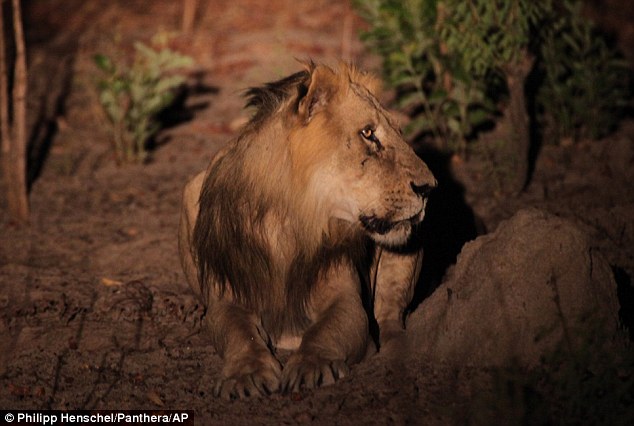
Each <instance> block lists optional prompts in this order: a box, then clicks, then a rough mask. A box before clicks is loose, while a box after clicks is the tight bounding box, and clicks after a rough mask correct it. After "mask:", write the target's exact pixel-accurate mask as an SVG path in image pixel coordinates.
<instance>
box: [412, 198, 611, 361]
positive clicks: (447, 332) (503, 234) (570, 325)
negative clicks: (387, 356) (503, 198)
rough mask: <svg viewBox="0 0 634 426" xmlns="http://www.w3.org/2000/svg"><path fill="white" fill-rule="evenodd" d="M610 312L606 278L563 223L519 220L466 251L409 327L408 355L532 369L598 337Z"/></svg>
mask: <svg viewBox="0 0 634 426" xmlns="http://www.w3.org/2000/svg"><path fill="white" fill-rule="evenodd" d="M618 309H619V304H618V300H617V295H616V284H615V282H614V278H613V274H612V270H611V268H610V266H609V264H608V263H607V262H606V260H605V259H604V258H603V257H602V256H601V255H600V254H599V253H598V252H596V250H593V248H592V247H590V245H589V242H588V239H587V237H586V236H585V235H584V233H583V232H581V231H580V230H579V229H578V228H577V227H576V226H575V225H573V224H572V223H571V222H569V221H567V220H565V219H562V218H559V217H557V216H553V215H551V214H548V213H544V212H541V211H539V210H536V209H529V210H522V211H520V212H518V213H517V214H516V215H515V216H513V217H512V218H511V219H509V220H507V221H505V222H503V223H501V224H500V225H499V226H498V228H497V230H496V231H495V232H493V233H491V234H489V235H485V236H481V237H479V238H477V239H476V240H474V241H472V242H469V243H467V244H466V245H465V246H464V247H463V249H462V251H461V253H460V255H459V257H458V260H457V262H456V265H455V266H454V267H453V268H452V270H450V271H449V273H448V275H447V278H446V280H445V281H444V283H443V284H442V285H441V286H440V287H439V288H438V289H437V290H436V291H435V292H434V294H432V295H431V296H430V297H429V298H428V299H426V300H425V301H424V302H423V303H422V304H421V305H420V306H419V307H418V309H417V310H416V311H415V312H414V313H413V314H412V315H411V316H410V318H409V320H408V325H407V328H408V331H407V334H408V335H409V336H408V338H407V347H408V350H409V351H410V353H411V354H416V356H424V357H426V358H429V359H435V360H442V361H445V362H448V363H450V364H459V365H480V366H503V365H508V364H510V363H513V364H515V365H517V363H519V364H520V365H527V366H534V365H536V364H537V363H539V361H540V358H541V357H542V356H543V355H545V354H548V353H550V352H552V351H553V350H554V349H556V348H557V347H558V345H561V344H570V345H578V344H581V342H582V341H583V337H587V336H589V335H590V334H592V333H594V331H596V328H597V327H602V330H601V331H600V332H601V333H602V335H605V336H608V337H610V336H612V335H614V334H615V332H616V330H617V327H618Z"/></svg>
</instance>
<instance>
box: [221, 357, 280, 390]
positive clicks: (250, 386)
mask: <svg viewBox="0 0 634 426" xmlns="http://www.w3.org/2000/svg"><path fill="white" fill-rule="evenodd" d="M281 375H282V372H281V368H280V363H279V362H278V361H277V359H275V357H274V356H273V355H271V354H270V353H268V352H266V353H260V354H250V355H247V356H245V357H243V358H242V359H237V360H227V362H226V364H225V368H224V369H223V378H222V379H221V380H220V381H219V382H218V383H217V384H216V386H215V388H214V395H215V396H216V397H221V398H223V399H244V398H248V397H252V396H264V395H270V394H272V393H274V392H277V391H278V390H279V389H280V377H281Z"/></svg>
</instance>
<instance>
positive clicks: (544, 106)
mask: <svg viewBox="0 0 634 426" xmlns="http://www.w3.org/2000/svg"><path fill="white" fill-rule="evenodd" d="M581 6H582V5H581V3H580V2H579V1H574V0H566V1H564V2H563V8H564V11H565V13H561V14H559V15H557V16H554V17H553V19H552V21H551V22H550V24H549V25H548V26H546V28H545V30H544V31H543V34H542V35H541V39H542V42H541V44H540V56H541V60H540V64H539V66H540V71H541V73H542V75H543V84H542V85H541V86H540V88H539V92H538V97H537V100H538V104H539V106H540V108H541V110H542V112H543V117H542V121H543V122H544V123H545V125H546V127H547V129H548V130H549V132H550V133H551V134H553V137H554V139H555V140H562V139H571V140H573V141H574V140H580V139H598V138H601V137H603V136H605V135H606V134H608V133H610V132H611V131H612V130H614V128H615V127H616V125H617V124H618V122H619V120H620V118H621V117H622V116H623V115H624V113H625V110H626V108H627V107H628V106H630V101H629V99H630V94H631V93H630V90H629V86H628V84H629V81H628V80H629V79H628V73H629V67H628V64H627V62H626V61H625V60H623V59H621V58H620V57H619V55H618V52H617V51H616V50H615V49H614V48H611V47H609V46H608V44H607V43H606V40H605V38H603V37H601V36H600V35H598V34H597V31H596V29H595V27H594V25H592V23H591V22H590V21H588V20H587V19H585V18H584V16H583V15H582V12H581Z"/></svg>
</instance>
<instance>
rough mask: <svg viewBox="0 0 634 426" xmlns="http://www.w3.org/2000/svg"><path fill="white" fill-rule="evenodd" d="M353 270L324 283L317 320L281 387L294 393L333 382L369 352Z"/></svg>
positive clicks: (289, 364) (291, 360) (291, 361)
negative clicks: (351, 274)
mask: <svg viewBox="0 0 634 426" xmlns="http://www.w3.org/2000/svg"><path fill="white" fill-rule="evenodd" d="M338 269H342V268H338ZM349 272H350V271H346V273H345V275H344V276H341V275H338V276H335V277H334V278H338V279H335V280H334V281H328V282H326V283H322V285H321V286H320V287H318V288H317V289H316V292H317V293H318V294H317V296H316V298H317V300H316V303H314V304H313V306H314V307H315V312H314V319H315V321H314V323H313V324H312V325H311V326H310V327H309V328H308V329H307V330H306V332H305V333H304V335H303V337H302V343H301V345H300V347H299V349H298V350H297V352H295V353H294V354H292V355H291V356H290V358H289V360H288V362H287V363H286V365H285V366H284V370H283V372H282V390H284V391H287V392H288V391H290V392H295V391H298V390H299V389H301V388H306V389H312V388H316V387H319V386H324V385H329V384H333V383H334V382H335V381H336V380H338V379H340V378H342V377H344V376H346V375H347V374H348V372H349V366H350V365H351V364H354V363H357V362H359V361H360V360H361V359H362V358H363V356H364V355H365V353H366V350H367V345H368V340H369V331H368V317H367V314H366V312H365V310H364V309H363V305H362V302H361V296H360V292H359V283H358V281H357V280H356V279H353V278H352V277H351V276H350V274H349Z"/></svg>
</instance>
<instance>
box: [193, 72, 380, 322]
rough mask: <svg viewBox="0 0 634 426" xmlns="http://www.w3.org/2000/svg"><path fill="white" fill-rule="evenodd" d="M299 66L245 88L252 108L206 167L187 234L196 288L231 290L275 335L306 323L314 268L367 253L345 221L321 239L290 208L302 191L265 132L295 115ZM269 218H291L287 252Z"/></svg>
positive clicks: (303, 75)
mask: <svg viewBox="0 0 634 426" xmlns="http://www.w3.org/2000/svg"><path fill="white" fill-rule="evenodd" d="M306 68H307V69H306V70H304V71H300V72H298V73H295V74H292V75H291V76H289V77H286V78H284V79H281V80H278V81H275V82H272V83H268V84H265V85H264V86H260V87H254V88H251V89H249V90H248V91H247V92H246V93H245V95H246V97H247V107H255V108H256V111H255V114H254V116H253V118H252V119H251V120H250V121H249V123H248V124H247V126H246V128H245V129H244V131H243V132H242V134H241V135H239V136H238V138H237V139H235V140H234V141H233V142H231V143H230V145H229V146H228V148H227V149H226V151H225V152H224V153H223V154H222V155H221V156H220V157H219V159H218V160H217V161H216V162H215V163H214V165H213V167H211V168H210V170H209V174H208V175H207V177H206V178H205V181H204V183H203V187H202V190H201V193H200V199H199V215H198V219H197V221H196V225H195V227H194V232H193V241H192V254H193V257H194V259H197V262H198V273H199V282H200V283H201V285H202V287H203V291H204V292H205V293H206V292H208V291H209V290H210V287H211V286H214V288H215V289H216V290H217V291H219V292H220V294H224V293H226V292H227V291H230V292H231V294H232V295H233V297H234V298H235V299H236V300H237V301H238V302H239V303H241V304H242V305H243V306H245V307H248V308H249V309H251V310H253V311H255V312H258V313H260V314H261V316H262V319H263V321H264V322H265V323H267V324H265V326H266V327H267V328H268V329H269V331H270V332H272V333H274V334H275V333H279V332H281V331H282V330H283V329H294V330H301V329H303V328H304V327H305V325H306V324H307V323H308V319H307V317H306V313H305V306H306V300H307V298H308V297H309V295H310V292H311V288H312V287H313V285H314V283H315V282H316V281H317V280H318V279H319V277H320V273H321V272H323V271H325V270H327V269H328V267H329V266H332V265H335V264H338V263H342V262H345V263H349V264H351V265H359V263H361V262H364V261H365V260H366V258H367V257H368V255H367V253H366V242H367V240H366V239H365V237H364V236H362V234H361V233H359V232H357V231H354V232H353V231H351V230H350V229H349V226H348V227H347V228H346V227H345V226H341V225H339V226H335V232H334V233H328V235H326V234H324V235H322V236H321V237H320V236H319V235H314V234H311V235H309V237H310V239H311V241H306V239H307V235H306V231H305V229H306V228H307V227H310V223H311V220H312V218H311V217H304V215H303V214H302V213H301V212H300V211H298V210H297V199H301V197H304V192H305V191H304V189H303V188H292V187H290V186H289V185H290V184H291V179H292V178H291V173H292V172H291V165H290V163H289V161H288V157H287V154H285V153H286V152H287V149H288V148H287V145H286V144H287V141H286V137H284V136H283V135H281V134H280V133H279V131H278V133H276V134H275V135H273V136H272V134H270V133H267V132H270V131H271V130H270V129H271V128H272V127H273V128H276V126H278V125H279V123H284V122H285V120H286V118H287V117H288V116H289V114H297V110H298V105H299V102H300V101H301V100H302V98H304V97H305V96H306V95H307V90H308V85H309V84H310V79H311V75H312V72H313V71H314V69H315V65H314V64H312V63H310V64H307V65H306ZM330 72H332V74H333V76H334V75H337V76H338V80H337V81H339V82H340V86H339V87H340V90H341V91H342V92H345V91H347V90H348V87H349V85H350V84H351V83H352V78H353V76H356V75H357V74H355V73H356V71H354V70H353V69H352V68H348V67H345V68H344V67H342V68H341V69H340V70H339V74H338V73H336V72H335V71H332V70H330ZM291 122H293V121H292V120H291ZM269 123H270V124H269ZM282 127H284V125H282ZM313 210H314V209H313ZM313 214H315V213H313ZM271 220H273V221H274V223H280V221H281V222H284V221H290V229H286V228H289V227H283V226H282V227H281V228H280V229H282V228H284V229H282V231H281V232H284V233H285V235H286V236H285V237H284V238H287V239H288V240H289V241H288V242H287V243H288V244H290V245H291V246H292V247H291V249H290V250H291V251H292V255H291V256H292V258H290V259H288V258H286V259H280V253H277V249H273V248H272V244H273V243H272V242H271V240H270V238H271V237H270V232H271V230H270V229H269V228H270V221H271ZM337 228H341V229H337ZM320 232H321V231H320ZM284 241H286V240H284ZM284 244H286V243H284Z"/></svg>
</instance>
